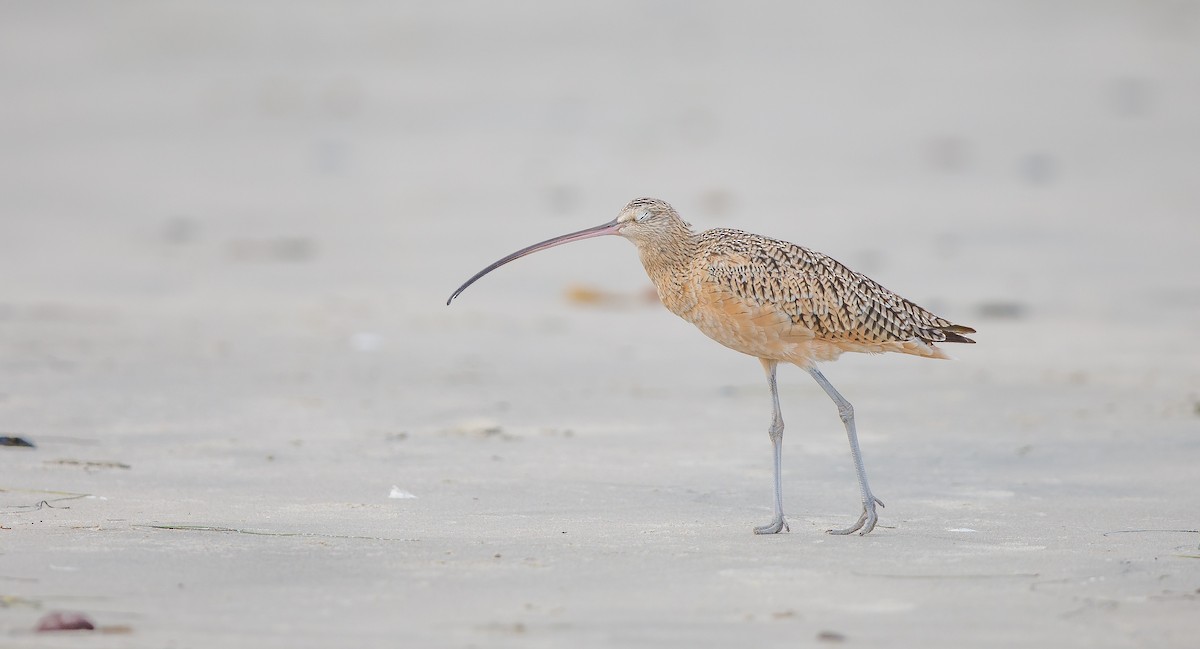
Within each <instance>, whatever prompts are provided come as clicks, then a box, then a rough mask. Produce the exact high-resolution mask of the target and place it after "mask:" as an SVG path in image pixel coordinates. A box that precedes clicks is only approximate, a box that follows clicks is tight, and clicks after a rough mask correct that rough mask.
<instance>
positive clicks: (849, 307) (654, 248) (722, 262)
mask: <svg viewBox="0 0 1200 649" xmlns="http://www.w3.org/2000/svg"><path fill="white" fill-rule="evenodd" d="M610 234H616V235H620V236H622V237H625V238H626V239H629V240H630V241H632V242H633V243H634V245H636V246H637V249H638V255H639V256H640V257H641V259H642V265H643V266H645V268H646V273H647V274H648V275H650V280H651V281H653V282H654V286H655V287H657V288H658V296H659V298H660V299H661V300H662V303H663V304H664V305H666V307H667V308H668V309H670V310H671V312H672V313H674V314H675V315H677V316H679V317H681V318H683V319H684V320H687V321H688V322H690V323H692V324H694V325H696V326H697V327H698V328H699V329H700V331H702V332H704V334H705V335H707V336H708V337H709V338H712V339H713V340H715V341H717V342H719V343H721V344H722V345H725V346H726V347H729V348H730V349H734V350H737V351H739V352H742V353H743V354H749V355H751V356H754V357H756V358H758V360H759V362H761V363H762V366H763V369H764V370H765V371H766V374H767V385H769V386H770V388H771V404H772V408H773V411H772V417H771V426H770V428H769V429H768V434H769V435H770V438H771V445H772V447H773V449H774V460H775V518H774V519H772V520H771V522H770V523H768V524H766V525H763V526H761V527H756V528H754V533H755V534H775V533H777V532H779V531H780V530H787V529H788V524H787V520H786V519H785V518H784V516H783V485H782V478H781V476H780V473H781V469H782V452H783V416H782V415H781V414H780V412H779V388H778V387H777V385H776V382H775V369H776V367H777V366H778V365H779V363H780V362H788V363H792V364H795V365H798V366H800V367H801V368H803V369H804V370H806V371H807V372H808V373H809V374H811V375H812V377H813V378H814V379H816V381H817V383H818V384H819V385H820V386H821V388H822V389H824V390H825V393H826V394H828V395H829V397H830V398H831V399H833V401H834V403H836V404H837V407H838V414H839V415H840V416H841V419H842V422H843V423H844V424H845V425H846V436H847V437H848V438H849V440H850V453H851V455H853V457H854V468H855V470H856V471H857V472H858V487H859V490H860V492H861V495H862V505H863V510H862V514H861V515H860V516H859V517H858V522H856V523H855V524H854V525H851V526H850V527H848V528H845V529H841V530H828V532H829V533H831V534H850V533H852V532H859V533H860V534H866V533H868V532H870V531H871V530H872V529H874V528H875V522H876V521H877V520H878V516H877V515H876V513H875V505H876V504H878V505H879V506H880V507H882V506H883V502H882V501H880V500H879V499H878V498H876V497H875V495H874V494H873V493H871V487H870V485H869V484H868V483H867V472H866V470H865V469H864V468H863V460H862V451H861V450H859V447H858V433H856V432H855V429H854V408H853V406H851V405H850V402H849V401H847V400H846V398H845V397H843V396H842V395H841V394H840V393H839V392H838V391H837V390H836V389H834V387H833V386H832V385H831V384H830V383H829V381H828V380H826V378H825V376H824V375H823V374H821V372H820V370H818V369H817V363H819V362H822V361H831V360H834V359H835V358H837V357H838V356H840V355H841V354H842V353H843V352H867V353H882V352H900V353H902V354H913V355H915V356H928V357H930V358H949V356H947V355H946V353H945V352H944V351H942V350H941V349H940V348H938V347H936V346H935V345H934V343H943V342H944V343H973V342H975V341H973V340H971V339H970V338H967V337H965V336H963V335H962V334H969V333H974V332H975V330H974V329H972V328H970V327H965V326H963V325H957V324H954V323H952V322H950V321H949V320H944V319H942V318H939V317H937V316H936V315H934V314H933V313H930V312H929V311H927V310H925V309H923V308H921V307H919V306H917V305H916V304H913V303H912V302H910V301H908V300H906V299H904V298H902V297H900V296H899V295H896V294H895V293H893V292H891V291H889V290H887V289H886V288H884V287H883V286H880V285H879V284H878V283H877V282H875V281H874V280H872V279H871V278H869V277H867V276H866V275H863V274H862V273H856V272H854V271H852V270H850V269H849V268H846V267H845V266H843V265H842V264H840V263H838V262H837V261H834V260H833V259H831V258H830V257H828V256H826V255H823V254H821V253H819V252H815V251H813V250H809V249H808V248H804V247H802V246H797V245H795V244H792V243H787V242H786V241H779V240H777V239H769V238H767V237H763V236H759V235H757V234H750V233H748V232H741V231H739V230H729V229H724V228H718V229H713V230H707V231H705V232H701V233H699V234H694V233H693V232H692V230H691V225H690V224H688V223H687V222H686V221H684V220H683V219H682V218H680V217H679V213H678V212H676V211H675V208H673V207H671V206H670V205H668V204H667V203H666V202H664V201H660V200H658V199H654V198H639V199H636V200H633V201H630V203H629V204H628V205H626V206H625V209H623V210H621V213H620V214H619V215H618V216H617V218H615V219H613V220H612V221H609V222H608V223H605V224H603V225H598V226H596V227H594V228H588V229H586V230H580V231H579V232H573V233H571V234H566V235H563V236H561V237H555V238H553V239H549V240H547V241H543V242H541V243H538V244H535V245H532V246H529V247H528V248H524V249H521V250H518V251H517V252H514V253H513V254H511V255H509V256H507V257H505V258H503V259H501V260H500V261H497V262H496V263H494V264H492V265H491V266H488V267H487V268H484V269H483V270H481V271H479V272H478V273H476V274H475V275H474V276H473V277H471V279H469V280H467V281H466V283H464V284H463V285H462V286H460V287H458V290H456V291H454V294H453V295H451V296H450V299H449V300H446V304H447V305H449V304H450V302H451V301H453V300H454V298H456V297H458V295H459V293H462V292H463V291H464V290H466V288H467V287H468V286H470V285H471V284H473V283H474V282H475V281H476V280H478V279H479V278H480V277H483V276H484V275H486V274H488V273H490V272H491V271H493V270H495V269H497V268H499V267H500V266H503V265H504V264H507V263H508V262H510V261H513V260H514V259H519V258H521V257H524V256H525V255H528V254H531V253H534V252H537V251H539V250H545V249H546V248H550V247H553V246H557V245H561V244H564V243H569V242H571V241H579V240H581V239H589V238H591V237H600V236H604V235H610ZM860 530H861V531H860Z"/></svg>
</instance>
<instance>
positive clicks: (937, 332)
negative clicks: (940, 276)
mask: <svg viewBox="0 0 1200 649" xmlns="http://www.w3.org/2000/svg"><path fill="white" fill-rule="evenodd" d="M696 243H697V244H698V245H697V252H698V253H699V257H700V258H701V259H702V260H703V262H702V263H704V264H706V270H707V278H706V279H705V280H704V281H705V283H711V284H715V285H718V286H720V287H721V288H723V289H725V290H727V291H729V292H730V293H732V294H733V295H736V296H737V297H738V298H740V299H742V300H747V301H750V302H752V303H753V304H756V305H758V306H763V307H772V308H773V309H774V310H777V311H778V312H780V313H783V314H786V315H787V317H788V318H790V319H791V321H792V323H793V324H795V325H799V326H803V327H805V328H807V329H809V330H811V331H812V332H814V333H815V334H816V336H817V338H819V339H823V340H827V341H846V342H857V343H867V344H874V343H888V342H903V341H910V340H913V339H917V340H921V341H925V342H928V343H940V342H956V343H973V342H975V341H973V340H971V339H970V338H967V337H965V336H962V335H961V334H964V333H973V332H974V329H971V328H970V327H965V326H962V325H956V324H954V323H952V322H950V321H948V320H945V319H943V318H939V317H938V316H936V315H934V314H933V313H931V312H930V311H928V310H926V309H924V308H922V307H920V306H918V305H916V304H914V303H913V302H910V301H908V300H906V299H904V298H902V297H900V296H899V295H896V294H895V293H893V292H891V291H889V290H888V289H886V288H884V287H883V286H881V285H880V284H878V283H877V282H875V281H874V280H872V279H871V278H869V277H867V276H866V275H863V274H862V273H858V272H855V271H852V270H850V269H849V268H847V267H845V266H844V265H842V264H841V263H839V262H837V261H836V260H834V259H833V258H831V257H829V256H828V255H825V254H822V253H819V252H816V251H814V250H809V249H808V248H805V247H803V246H798V245H796V244H792V243H788V242H786V241H779V240H777V239H771V238H768V237H763V236H760V235H756V234H751V233H748V232H742V231H739V230H731V229H725V228H718V229H713V230H708V231H706V232H703V233H701V234H700V235H698V236H697V237H696Z"/></svg>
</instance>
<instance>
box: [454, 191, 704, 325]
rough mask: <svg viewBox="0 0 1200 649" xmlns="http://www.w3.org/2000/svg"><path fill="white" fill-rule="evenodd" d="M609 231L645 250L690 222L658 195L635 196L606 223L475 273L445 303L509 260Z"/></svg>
mask: <svg viewBox="0 0 1200 649" xmlns="http://www.w3.org/2000/svg"><path fill="white" fill-rule="evenodd" d="M610 234H615V235H619V236H622V237H625V238H626V239H629V240H630V241H632V242H633V243H634V244H635V245H636V246H637V247H638V248H639V249H641V250H646V249H647V247H650V248H655V249H662V248H666V247H669V246H670V245H671V243H672V242H673V241H676V240H680V239H682V238H685V237H687V236H689V235H690V234H691V226H690V225H689V224H688V223H687V222H686V221H684V220H683V219H681V218H680V217H679V213H678V212H676V211H675V208H673V207H671V205H670V204H669V203H667V202H666V201H661V200H658V199H657V198H635V199H634V200H632V201H629V204H628V205H626V206H625V209H623V210H621V213H620V214H618V215H617V218H615V219H613V220H611V221H609V222H608V223H604V224H602V225H597V226H596V227H593V228H588V229H586V230H580V231H579V232H572V233H570V234H564V235H562V236H560V237H554V238H553V239H547V240H546V241H543V242H541V243H535V244H533V245H532V246H529V247H528V248H522V249H520V250H518V251H516V252H514V253H513V254H511V255H509V256H507V257H505V258H503V259H501V260H499V261H497V262H496V263H494V264H492V265H490V266H488V267H487V268H484V269H483V270H481V271H479V272H478V273H475V275H474V276H473V277H471V279H469V280H467V281H466V282H464V283H463V285H462V286H460V287H458V290H457V291H454V294H453V295H451V296H450V299H449V300H446V304H450V302H452V301H453V300H454V298H456V297H458V294H459V293H462V292H463V291H465V290H466V289H467V287H468V286H470V285H471V284H474V283H475V281H476V280H478V279H479V278H480V277H483V276H484V275H487V274H488V273H490V272H492V271H493V270H496V269H497V268H499V267H501V266H503V265H504V264H507V263H508V262H510V261H513V260H515V259H520V258H521V257H524V256H525V255H530V254H533V253H535V252H537V251H539V250H545V249H547V248H553V247H554V246H561V245H562V244H564V243H570V242H572V241H579V240H581V239H591V238H592V237H602V236H605V235H610Z"/></svg>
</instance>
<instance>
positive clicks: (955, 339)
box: [941, 327, 975, 344]
mask: <svg viewBox="0 0 1200 649" xmlns="http://www.w3.org/2000/svg"><path fill="white" fill-rule="evenodd" d="M957 331H962V332H963V333H975V330H974V329H971V328H970V327H959V328H957ZM957 331H956V330H954V329H942V333H943V334H945V335H946V339H945V340H943V341H941V342H944V343H972V344H974V343H975V341H974V340H971V339H970V338H967V337H966V336H962V335H959V334H958V333H957Z"/></svg>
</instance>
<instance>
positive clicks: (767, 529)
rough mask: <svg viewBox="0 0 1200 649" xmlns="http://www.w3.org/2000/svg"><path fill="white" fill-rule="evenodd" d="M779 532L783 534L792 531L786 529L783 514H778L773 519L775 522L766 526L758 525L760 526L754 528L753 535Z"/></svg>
mask: <svg viewBox="0 0 1200 649" xmlns="http://www.w3.org/2000/svg"><path fill="white" fill-rule="evenodd" d="M781 530H782V531H784V532H791V531H792V529H791V528H790V527H788V524H787V520H785V519H784V518H783V514H779V515H778V516H776V517H775V520H773V521H771V522H770V523H767V524H766V525H760V526H758V527H756V528H754V533H755V534H778V533H779V532H780V531H781Z"/></svg>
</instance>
